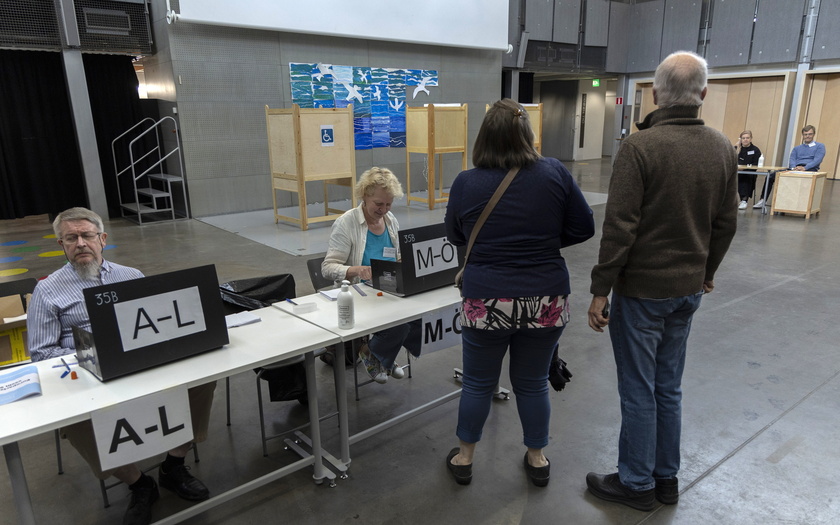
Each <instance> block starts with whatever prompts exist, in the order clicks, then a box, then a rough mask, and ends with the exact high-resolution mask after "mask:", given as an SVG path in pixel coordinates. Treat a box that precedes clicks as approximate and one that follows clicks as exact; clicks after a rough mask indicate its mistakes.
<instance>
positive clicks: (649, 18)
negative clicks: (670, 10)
mask: <svg viewBox="0 0 840 525" xmlns="http://www.w3.org/2000/svg"><path fill="white" fill-rule="evenodd" d="M664 12H665V0H655V1H652V2H644V3H641V4H636V5H634V6H632V12H631V13H632V14H631V17H630V26H631V27H632V28H633V29H632V31H631V33H630V42H629V46H628V47H629V52H628V55H627V72H628V73H639V72H643V71H654V70H655V69H656V66H658V65H659V54H660V49H661V45H662V22H663V17H664ZM613 22H618V23H621V20H618V21H616V20H613Z"/></svg>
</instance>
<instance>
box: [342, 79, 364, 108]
mask: <svg viewBox="0 0 840 525" xmlns="http://www.w3.org/2000/svg"><path fill="white" fill-rule="evenodd" d="M341 85H343V86H344V87H345V89H347V92H348V95H347V98H346V99H344V100H353V99H354V98H355V99H356V100H358V101H359V104H361V103H363V102H364V101H365V100H364V99H363V98H362V94H361V93H359V88H357V87H356V86H354V85H352V84H347V83H344V82H342V83H341Z"/></svg>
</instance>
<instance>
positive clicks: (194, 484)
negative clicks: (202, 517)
mask: <svg viewBox="0 0 840 525" xmlns="http://www.w3.org/2000/svg"><path fill="white" fill-rule="evenodd" d="M158 482H159V483H160V486H161V487H163V488H165V489H168V490H171V491H172V492H174V493H175V494H177V495H178V496H180V497H181V498H183V499H186V500H190V501H203V500H206V499H207V498H209V497H210V491H209V490H207V487H205V486H204V483H202V482H201V481H199V480H198V479H196V478H195V477H193V475H192V474H190V467H188V466H186V465H178V466H177V467H172V469H170V470H169V471H168V472H164V471H163V465H161V467H160V469H159V471H158Z"/></svg>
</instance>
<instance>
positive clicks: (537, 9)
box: [525, 0, 554, 41]
mask: <svg viewBox="0 0 840 525" xmlns="http://www.w3.org/2000/svg"><path fill="white" fill-rule="evenodd" d="M553 23H554V0H525V31H528V33H530V34H529V35H528V38H530V39H531V40H545V41H550V40H551V38H552V27H551V26H552V25H553Z"/></svg>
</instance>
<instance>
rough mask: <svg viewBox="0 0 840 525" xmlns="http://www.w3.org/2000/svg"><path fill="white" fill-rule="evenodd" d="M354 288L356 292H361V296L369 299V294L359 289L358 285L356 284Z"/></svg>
mask: <svg viewBox="0 0 840 525" xmlns="http://www.w3.org/2000/svg"><path fill="white" fill-rule="evenodd" d="M353 288H355V289H356V291H357V292H359V295H361V296H362V297H367V294H366V293H365V292H363V291H362V289H361V288H359V285H358V284H354V285H353Z"/></svg>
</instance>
